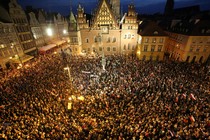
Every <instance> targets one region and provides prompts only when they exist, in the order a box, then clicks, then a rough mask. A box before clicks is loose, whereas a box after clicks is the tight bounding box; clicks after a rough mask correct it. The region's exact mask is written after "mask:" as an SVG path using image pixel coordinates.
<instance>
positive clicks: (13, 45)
mask: <svg viewBox="0 0 210 140" xmlns="http://www.w3.org/2000/svg"><path fill="white" fill-rule="evenodd" d="M10 48H11V49H15V53H16V54H17V56H18V60H19V61H20V64H21V66H23V62H22V60H21V58H20V55H19V53H18V50H17V47H16V44H15V43H11V46H10Z"/></svg>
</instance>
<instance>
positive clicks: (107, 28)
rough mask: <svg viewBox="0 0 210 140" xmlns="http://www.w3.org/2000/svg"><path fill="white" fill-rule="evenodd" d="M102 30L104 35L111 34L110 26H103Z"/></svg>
mask: <svg viewBox="0 0 210 140" xmlns="http://www.w3.org/2000/svg"><path fill="white" fill-rule="evenodd" d="M101 30H102V33H103V34H108V33H109V26H102V28H101Z"/></svg>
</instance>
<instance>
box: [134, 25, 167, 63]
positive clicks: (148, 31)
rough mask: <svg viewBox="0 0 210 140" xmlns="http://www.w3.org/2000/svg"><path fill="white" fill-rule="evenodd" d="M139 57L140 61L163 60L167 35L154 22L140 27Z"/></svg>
mask: <svg viewBox="0 0 210 140" xmlns="http://www.w3.org/2000/svg"><path fill="white" fill-rule="evenodd" d="M138 34H139V37H138V38H139V39H138V48H137V56H138V57H139V59H140V60H157V61H159V60H163V58H164V51H165V47H166V42H167V38H168V37H167V34H166V33H165V32H164V31H163V30H162V29H161V28H160V27H159V26H157V24H156V23H154V22H152V21H143V22H140V25H139V31H138Z"/></svg>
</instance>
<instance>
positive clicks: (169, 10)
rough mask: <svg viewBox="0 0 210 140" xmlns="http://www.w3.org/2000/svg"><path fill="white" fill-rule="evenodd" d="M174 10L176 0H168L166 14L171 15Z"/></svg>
mask: <svg viewBox="0 0 210 140" xmlns="http://www.w3.org/2000/svg"><path fill="white" fill-rule="evenodd" d="M173 10H174V0H167V2H166V6H165V11H164V14H165V15H166V16H170V15H172V14H173Z"/></svg>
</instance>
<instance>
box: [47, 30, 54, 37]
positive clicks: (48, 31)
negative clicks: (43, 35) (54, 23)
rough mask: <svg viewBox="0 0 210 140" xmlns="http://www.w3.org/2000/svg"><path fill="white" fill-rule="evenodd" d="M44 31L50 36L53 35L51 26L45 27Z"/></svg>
mask: <svg viewBox="0 0 210 140" xmlns="http://www.w3.org/2000/svg"><path fill="white" fill-rule="evenodd" d="M46 32H47V35H48V36H52V35H53V31H52V29H51V28H47V29H46Z"/></svg>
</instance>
